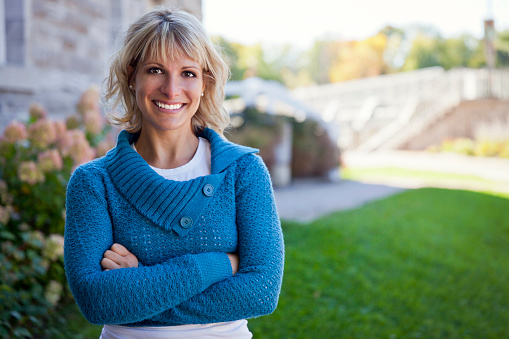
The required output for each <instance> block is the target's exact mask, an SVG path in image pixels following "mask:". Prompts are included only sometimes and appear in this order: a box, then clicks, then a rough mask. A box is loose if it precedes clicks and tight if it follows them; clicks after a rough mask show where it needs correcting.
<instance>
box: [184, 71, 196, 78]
mask: <svg viewBox="0 0 509 339" xmlns="http://www.w3.org/2000/svg"><path fill="white" fill-rule="evenodd" d="M182 75H183V76H184V77H186V78H195V77H196V74H195V73H193V72H191V71H184V72H182Z"/></svg>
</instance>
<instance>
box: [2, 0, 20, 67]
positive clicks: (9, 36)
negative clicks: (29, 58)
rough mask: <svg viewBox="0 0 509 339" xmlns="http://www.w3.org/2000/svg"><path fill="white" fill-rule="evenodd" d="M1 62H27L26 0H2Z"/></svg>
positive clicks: (17, 63) (15, 63)
mask: <svg viewBox="0 0 509 339" xmlns="http://www.w3.org/2000/svg"><path fill="white" fill-rule="evenodd" d="M0 7H1V9H0V23H1V24H2V25H1V26H2V27H1V28H0V63H3V64H14V65H23V64H24V63H25V14H24V11H25V1H23V0H21V1H19V0H0Z"/></svg>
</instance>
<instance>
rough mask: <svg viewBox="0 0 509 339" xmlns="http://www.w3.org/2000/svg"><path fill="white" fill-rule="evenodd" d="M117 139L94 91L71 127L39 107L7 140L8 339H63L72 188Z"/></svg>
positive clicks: (1, 211)
mask: <svg viewBox="0 0 509 339" xmlns="http://www.w3.org/2000/svg"><path fill="white" fill-rule="evenodd" d="M109 132H110V128H109V127H107V126H105V125H104V119H103V117H102V115H101V113H100V108H99V91H98V89H97V88H91V89H89V90H87V91H86V92H85V93H83V95H82V97H81V98H80V100H79V103H78V105H77V114H75V115H73V116H70V117H69V118H67V120H66V121H53V120H51V119H49V118H48V116H47V113H46V111H45V110H44V109H43V108H42V107H41V106H40V105H37V104H34V105H32V106H31V107H30V118H29V120H28V121H27V122H19V121H13V122H11V123H10V124H9V125H8V126H7V127H6V128H5V130H4V133H3V135H2V136H0V242H1V253H0V300H1V302H0V337H2V338H25V337H34V336H35V337H52V336H54V335H56V334H58V329H56V328H52V327H48V324H49V323H55V319H53V318H54V317H55V315H56V314H58V313H59V312H57V310H58V308H59V307H63V306H64V305H65V304H66V303H68V302H72V295H71V294H70V291H69V289H68V287H67V283H66V281H65V274H64V267H63V232H64V225H65V190H66V186H67V182H68V180H69V177H70V175H71V173H72V171H73V169H74V168H76V166H78V165H80V164H82V163H84V162H87V161H89V160H92V159H93V158H94V157H97V156H101V155H104V154H105V153H106V151H107V150H108V149H110V148H111V147H113V141H114V140H113V139H114V137H113V135H112V133H109ZM52 317H53V318H52Z"/></svg>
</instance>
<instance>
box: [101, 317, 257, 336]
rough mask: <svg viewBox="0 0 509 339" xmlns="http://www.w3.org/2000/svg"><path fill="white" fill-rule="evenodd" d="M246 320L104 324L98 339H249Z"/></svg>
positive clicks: (250, 334) (249, 333)
mask: <svg viewBox="0 0 509 339" xmlns="http://www.w3.org/2000/svg"><path fill="white" fill-rule="evenodd" d="M252 337H253V335H252V333H251V332H250V331H249V329H248V328H247V320H237V321H231V322H225V323H214V324H203V325H179V326H164V327H127V326H117V325H104V327H103V330H102V333H101V337H100V338H99V339H140V338H147V339H176V338H185V339H189V338H196V339H198V338H199V339H217V338H232V339H233V338H235V339H251V338H252Z"/></svg>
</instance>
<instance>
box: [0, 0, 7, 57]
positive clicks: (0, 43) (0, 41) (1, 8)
mask: <svg viewBox="0 0 509 339" xmlns="http://www.w3.org/2000/svg"><path fill="white" fill-rule="evenodd" d="M6 48H7V45H6V43H5V4H4V0H0V65H3V64H5V58H6Z"/></svg>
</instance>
